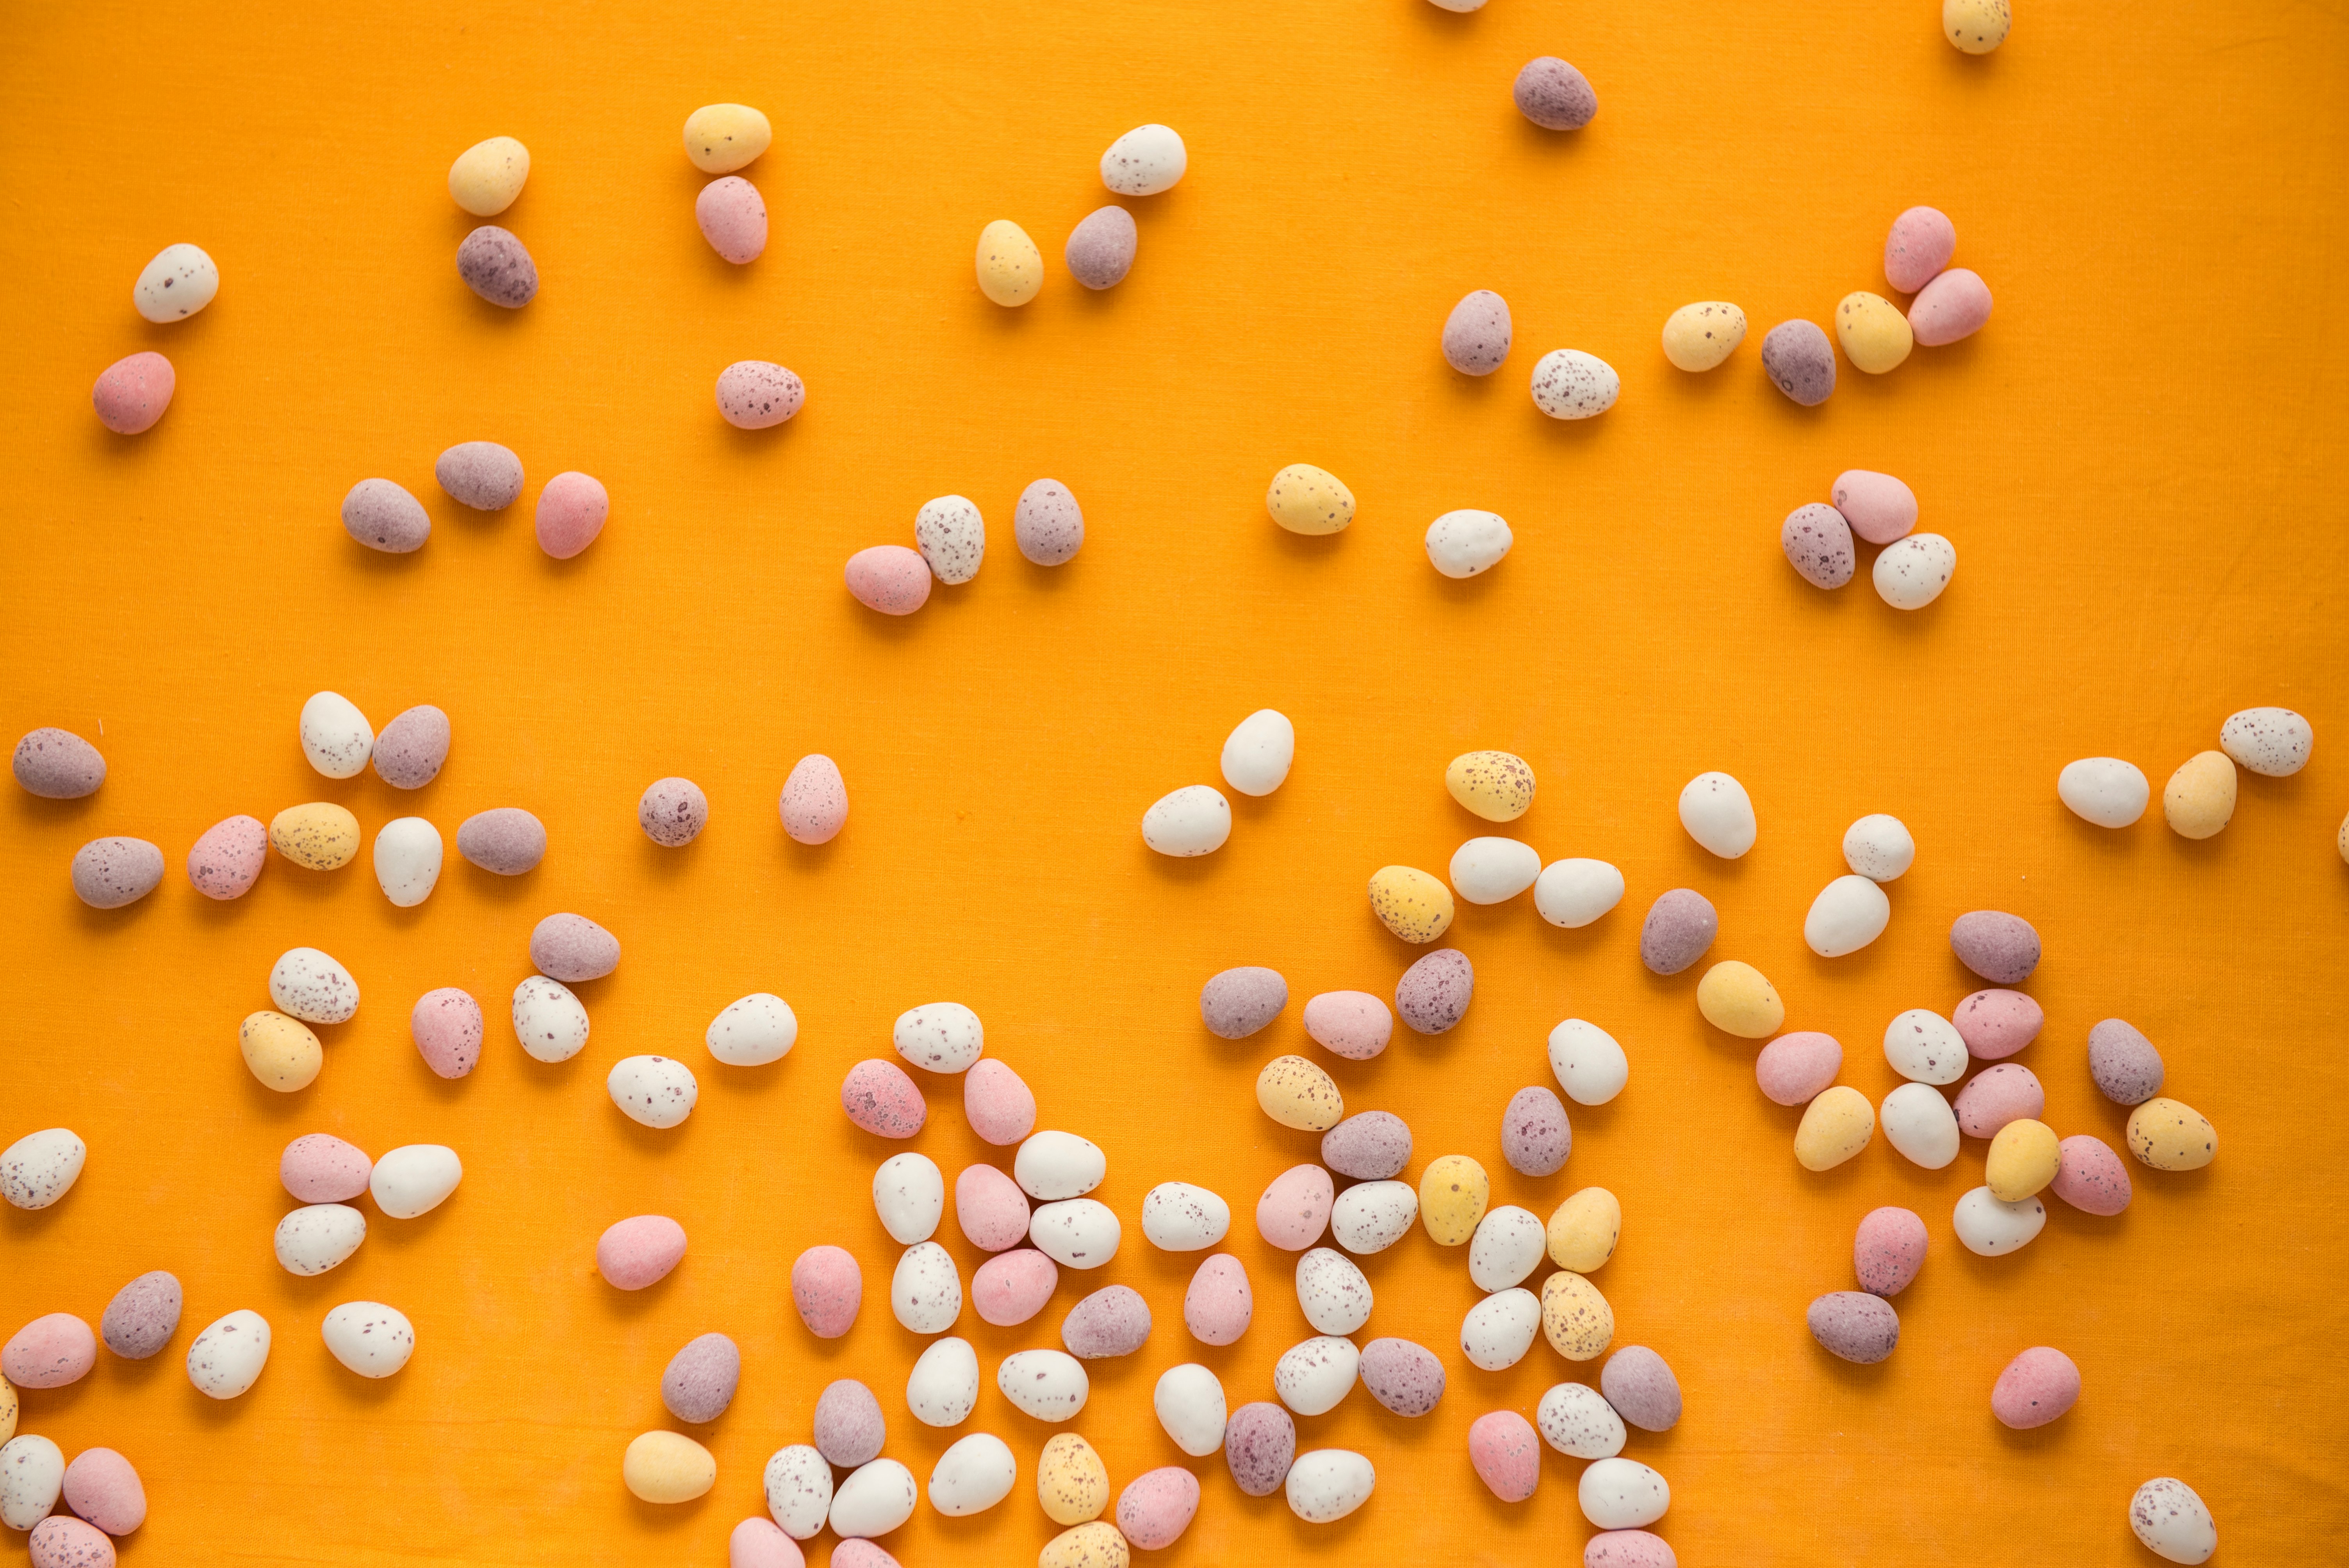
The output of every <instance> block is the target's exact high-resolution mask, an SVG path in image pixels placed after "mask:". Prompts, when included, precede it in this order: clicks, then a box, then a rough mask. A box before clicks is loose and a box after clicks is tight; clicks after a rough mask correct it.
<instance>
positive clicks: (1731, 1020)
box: [1696, 958, 1786, 1040]
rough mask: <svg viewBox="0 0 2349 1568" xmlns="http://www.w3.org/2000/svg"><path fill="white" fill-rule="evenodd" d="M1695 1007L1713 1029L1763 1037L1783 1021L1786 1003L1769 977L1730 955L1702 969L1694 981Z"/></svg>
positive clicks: (1749, 1036) (1775, 1029)
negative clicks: (1699, 975) (1699, 978)
mask: <svg viewBox="0 0 2349 1568" xmlns="http://www.w3.org/2000/svg"><path fill="white" fill-rule="evenodd" d="M1696 1008H1697V1011H1698V1012H1699V1013H1701V1014H1702V1015H1703V1016H1704V1021H1705V1022H1706V1023H1708V1024H1711V1025H1712V1026H1713V1027H1714V1028H1716V1029H1719V1030H1721V1031H1722V1032H1723V1033H1724V1034H1731V1035H1735V1036H1738V1037H1740V1038H1742V1039H1748V1040H1759V1039H1764V1038H1766V1037H1769V1036H1770V1035H1773V1034H1775V1033H1776V1032H1777V1029H1778V1027H1779V1026H1780V1025H1782V1024H1784V1023H1785V1021H1786V1004H1785V1003H1784V1002H1782V1001H1780V1000H1779V998H1778V991H1777V987H1775V986H1774V985H1771V984H1770V980H1769V977H1768V976H1767V975H1764V974H1763V973H1762V972H1761V971H1760V970H1759V969H1756V968H1754V965H1751V964H1746V963H1744V962H1741V961H1740V960H1738V959H1734V958H1729V959H1723V961H1722V962H1721V963H1719V964H1716V965H1713V967H1712V968H1710V969H1707V970H1706V971H1705V972H1704V977H1703V978H1702V979H1701V980H1699V981H1698V982H1697V983H1696Z"/></svg>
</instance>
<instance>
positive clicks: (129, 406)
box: [89, 350, 179, 436]
mask: <svg viewBox="0 0 2349 1568" xmlns="http://www.w3.org/2000/svg"><path fill="white" fill-rule="evenodd" d="M178 383H179V377H177V376H176V375H175V374H174V373H173V372H172V369H171V361H170V360H168V359H166V358H164V357H163V356H161V355H160V354H157V353H154V352H153V351H152V350H150V351H148V352H145V353H141V354H131V355H126V356H123V357H122V358H120V359H118V360H116V361H115V362H114V363H113V364H111V365H109V366H107V367H106V368H105V369H103V370H101V371H99V372H98V385H96V386H95V387H91V388H90V391H89V400H90V405H91V407H94V408H96V409H97V410H98V423H99V424H101V425H103V426H105V427H106V428H108V429H109V430H111V431H113V432H114V433H115V434H116V435H118V436H138V435H143V434H145V433H146V432H147V431H149V430H150V429H152V428H154V426H155V421H156V420H158V419H160V418H162V417H163V411H164V410H165V409H167V408H169V407H171V392H172V389H173V387H176V386H177V385H178Z"/></svg>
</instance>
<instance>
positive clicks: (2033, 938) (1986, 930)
mask: <svg viewBox="0 0 2349 1568" xmlns="http://www.w3.org/2000/svg"><path fill="white" fill-rule="evenodd" d="M1950 951H1951V953H1954V954H1957V958H1958V962H1959V963H1961V964H1962V965H1965V966H1966V967H1967V968H1969V969H1971V970H1972V971H1973V972H1974V973H1975V974H1977V975H1981V976H1982V978H1983V979H1985V980H1987V981H1989V982H1990V983H1991V984H1992V985H2021V984H2022V983H2023V981H2025V980H2028V979H2030V978H2031V972H2032V971H2033V970H2034V969H2036V968H2038V967H2039V933H2038V932H2036V931H2034V930H2033V929H2032V925H2031V923H2030V922H2029V921H2027V920H2025V919H2023V917H2022V916H2021V915H2019V914H2008V913H2006V912H2005V911H2003V910H1996V909H1977V910H1974V911H1972V912H1971V913H1966V914H1961V915H1960V916H1958V918H1957V919H1956V920H1955V921H1953V922H1952V923H1951V925H1950Z"/></svg>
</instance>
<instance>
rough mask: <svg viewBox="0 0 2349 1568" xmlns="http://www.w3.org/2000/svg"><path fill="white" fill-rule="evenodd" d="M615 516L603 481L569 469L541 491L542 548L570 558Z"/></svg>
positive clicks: (540, 523)
mask: <svg viewBox="0 0 2349 1568" xmlns="http://www.w3.org/2000/svg"><path fill="white" fill-rule="evenodd" d="M611 515H612V498H611V497H610V496H609V495H607V494H605V490H604V486H603V482H602V481H601V480H596V479H594V478H591V477H590V476H588V475H586V474H583V473H578V472H575V471H573V470H570V469H565V470H564V472H562V473H559V474H557V475H555V476H554V478H553V479H551V480H547V481H546V488H545V489H544V490H541V491H539V492H538V547H539V548H540V549H541V550H543V551H545V552H547V553H548V554H549V555H552V556H553V557H554V559H556V560H557V561H568V560H570V559H571V558H572V557H573V556H574V555H576V554H578V553H579V552H581V551H583V550H585V549H586V548H587V547H588V546H589V545H591V544H593V543H595V536H596V535H597V534H599V533H601V532H603V531H604V521H605V519H606V518H608V517H610V516H611Z"/></svg>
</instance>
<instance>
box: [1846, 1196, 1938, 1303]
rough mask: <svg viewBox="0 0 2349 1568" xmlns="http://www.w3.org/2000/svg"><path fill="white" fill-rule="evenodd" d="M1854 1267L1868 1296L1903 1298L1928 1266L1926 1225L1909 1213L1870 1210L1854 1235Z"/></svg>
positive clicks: (1852, 1244) (1892, 1210)
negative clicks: (1918, 1275)
mask: <svg viewBox="0 0 2349 1568" xmlns="http://www.w3.org/2000/svg"><path fill="white" fill-rule="evenodd" d="M1851 1266H1852V1272H1853V1273H1855V1274H1857V1275H1858V1276H1859V1288H1860V1289H1862V1290H1864V1291H1866V1292H1867V1293H1868V1295H1880V1296H1885V1297H1891V1296H1896V1295H1899V1294H1900V1293H1901V1292H1902V1291H1904V1290H1907V1289H1908V1288H1909V1283H1910V1282H1911V1281H1913V1280H1914V1279H1916V1277H1917V1271H1918V1270H1919V1269H1920V1268H1922V1267H1924V1266H1925V1222H1924V1221H1923V1220H1921V1219H1920V1218H1919V1217H1918V1216H1917V1215H1916V1214H1915V1213H1914V1212H1911V1211H1909V1210H1907V1209H1896V1208H1883V1209H1870V1210H1869V1211H1868V1212H1867V1213H1866V1214H1864V1215H1862V1216H1861V1217H1860V1222H1859V1228H1858V1229H1857V1231H1855V1232H1854V1233H1852V1238H1851Z"/></svg>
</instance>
